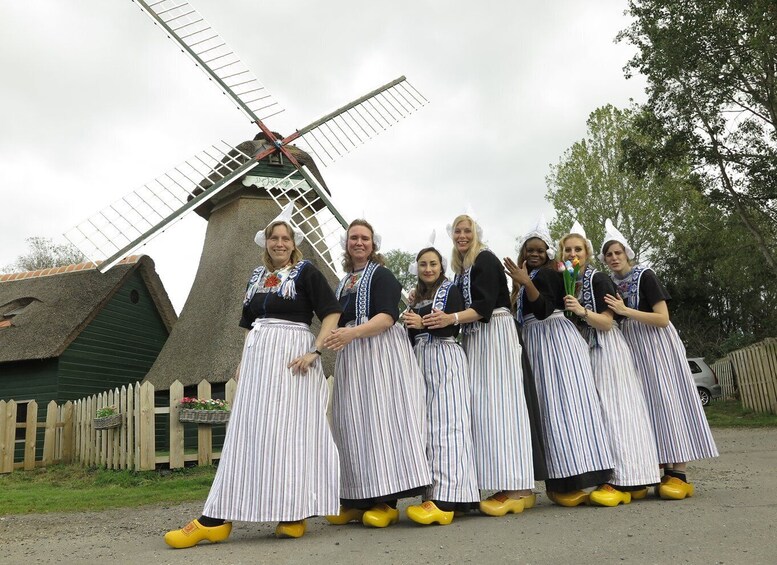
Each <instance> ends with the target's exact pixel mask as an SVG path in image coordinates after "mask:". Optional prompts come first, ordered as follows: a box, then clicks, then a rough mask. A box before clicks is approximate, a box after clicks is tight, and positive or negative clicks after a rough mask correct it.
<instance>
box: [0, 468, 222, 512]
mask: <svg viewBox="0 0 777 565" xmlns="http://www.w3.org/2000/svg"><path fill="white" fill-rule="evenodd" d="M215 474H216V471H215V468H214V467H192V468H188V469H181V470H176V471H172V472H170V471H167V472H164V473H160V472H158V471H143V472H138V473H135V472H132V471H109V470H107V469H94V468H92V469H88V468H84V467H80V466H75V465H54V466H52V467H47V468H42V469H36V470H34V471H14V472H13V473H9V474H4V475H0V515H4V514H29V513H42V512H64V511H83V510H104V509H106V508H124V507H136V506H143V505H145V504H157V503H165V502H167V503H177V502H185V501H189V500H203V501H204V500H205V497H206V496H207V495H208V490H209V489H210V484H211V482H213V477H214V476H215Z"/></svg>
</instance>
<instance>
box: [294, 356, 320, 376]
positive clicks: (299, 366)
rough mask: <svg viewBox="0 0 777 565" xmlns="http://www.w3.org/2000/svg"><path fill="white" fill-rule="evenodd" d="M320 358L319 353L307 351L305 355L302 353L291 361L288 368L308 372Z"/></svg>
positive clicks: (301, 372)
mask: <svg viewBox="0 0 777 565" xmlns="http://www.w3.org/2000/svg"><path fill="white" fill-rule="evenodd" d="M318 358H319V355H318V353H315V352H313V351H311V352H310V353H305V354H304V355H300V356H299V357H297V358H296V359H294V360H293V361H292V362H291V363H289V364H288V368H289V369H291V371H292V372H293V373H297V374H303V373H307V372H308V369H309V368H310V366H311V365H312V364H313V363H315V362H316V361H317V360H318Z"/></svg>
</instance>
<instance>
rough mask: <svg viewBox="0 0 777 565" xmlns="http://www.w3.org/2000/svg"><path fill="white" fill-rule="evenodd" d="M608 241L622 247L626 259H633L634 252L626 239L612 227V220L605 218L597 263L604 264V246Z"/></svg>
mask: <svg viewBox="0 0 777 565" xmlns="http://www.w3.org/2000/svg"><path fill="white" fill-rule="evenodd" d="M610 241H617V242H618V243H620V244H621V245H623V249H625V250H626V257H628V258H629V260H633V259H634V256H635V255H634V250H633V249H632V248H631V246H630V245H629V242H628V241H626V238H625V237H623V234H622V233H621V232H620V231H619V230H618V228H616V227H615V226H614V225H613V223H612V220H610V218H607V219H606V220H605V221H604V239H603V240H602V248H601V250H600V252H599V261H602V262H604V246H605V245H606V244H607V243H608V242H610Z"/></svg>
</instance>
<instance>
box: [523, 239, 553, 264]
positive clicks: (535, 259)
mask: <svg viewBox="0 0 777 565" xmlns="http://www.w3.org/2000/svg"><path fill="white" fill-rule="evenodd" d="M523 247H524V255H525V256H526V265H527V266H528V267H529V268H530V269H536V268H537V267H542V266H543V265H544V264H545V263H547V262H548V246H547V245H545V242H544V241H542V240H541V239H540V238H538V237H533V238H531V239H530V240H528V241H527V242H526V243H524V244H523Z"/></svg>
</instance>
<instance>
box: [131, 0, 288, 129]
mask: <svg viewBox="0 0 777 565" xmlns="http://www.w3.org/2000/svg"><path fill="white" fill-rule="evenodd" d="M133 2H137V4H138V5H139V6H140V9H141V10H143V11H144V12H145V13H146V14H147V15H148V16H149V17H150V18H151V19H152V20H153V21H154V23H155V24H157V25H158V26H160V27H161V28H162V29H163V30H164V31H165V33H166V34H167V36H168V37H169V38H170V39H171V40H172V41H173V42H174V43H175V44H176V45H178V46H179V47H180V48H181V49H182V50H183V52H184V53H186V54H187V55H188V56H189V57H190V58H191V59H192V60H193V61H194V64H195V65H197V66H198V67H199V68H200V69H202V70H203V72H204V73H205V74H206V75H208V78H209V79H210V80H211V81H213V82H215V83H216V84H217V85H218V87H219V88H220V89H221V91H222V92H223V93H224V94H226V95H227V96H228V97H230V98H231V99H232V101H233V102H234V103H235V104H236V105H237V107H238V109H240V110H241V111H242V112H243V113H244V114H245V115H246V116H248V118H249V119H250V120H251V121H252V122H256V121H258V120H266V119H267V118H269V117H270V116H274V115H275V114H279V113H280V112H282V111H283V110H282V109H281V107H280V106H279V105H278V103H277V102H275V101H274V99H273V98H272V95H271V94H270V93H269V92H267V90H266V89H265V87H264V86H262V84H261V83H260V82H259V81H258V80H257V78H256V77H255V76H254V75H253V74H252V73H251V71H249V70H248V68H247V67H246V66H245V65H244V64H243V62H242V61H241V60H240V58H239V57H238V56H237V55H236V54H235V52H234V51H233V50H232V49H231V48H230V47H229V46H228V45H227V43H226V41H224V40H223V39H222V38H221V37H220V36H219V34H218V33H216V32H215V31H214V30H213V28H212V27H210V24H208V22H206V21H205V18H203V17H202V15H200V13H199V12H197V10H195V9H194V8H193V7H192V5H191V4H189V3H188V2H182V1H179V0H158V1H156V2H146V1H144V0H133Z"/></svg>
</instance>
